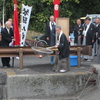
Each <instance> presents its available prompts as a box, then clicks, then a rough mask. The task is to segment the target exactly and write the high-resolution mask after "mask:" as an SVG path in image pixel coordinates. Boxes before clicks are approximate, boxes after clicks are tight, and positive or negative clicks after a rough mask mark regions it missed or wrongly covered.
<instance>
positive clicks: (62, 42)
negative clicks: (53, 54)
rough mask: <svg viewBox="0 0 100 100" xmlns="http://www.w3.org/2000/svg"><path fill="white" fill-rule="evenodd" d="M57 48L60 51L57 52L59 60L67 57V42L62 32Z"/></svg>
mask: <svg viewBox="0 0 100 100" xmlns="http://www.w3.org/2000/svg"><path fill="white" fill-rule="evenodd" d="M58 50H59V52H60V53H59V59H60V60H61V59H64V58H67V57H69V43H68V40H67V38H66V36H65V34H64V33H63V34H62V35H61V37H60V43H59V45H58Z"/></svg>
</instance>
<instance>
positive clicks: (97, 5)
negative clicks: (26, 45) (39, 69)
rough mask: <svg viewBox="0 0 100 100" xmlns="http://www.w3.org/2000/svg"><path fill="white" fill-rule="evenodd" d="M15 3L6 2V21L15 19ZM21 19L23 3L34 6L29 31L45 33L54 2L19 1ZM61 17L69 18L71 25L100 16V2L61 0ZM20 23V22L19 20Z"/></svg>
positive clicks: (10, 0)
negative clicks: (82, 17)
mask: <svg viewBox="0 0 100 100" xmlns="http://www.w3.org/2000/svg"><path fill="white" fill-rule="evenodd" d="M3 1H4V0H0V19H1V20H2V6H3ZM13 1H14V0H5V20H7V19H8V18H10V17H12V18H13ZM17 1H18V8H19V19H20V13H21V5H22V3H23V4H25V5H29V6H32V13H31V18H30V24H29V29H31V30H34V31H39V32H44V30H45V25H46V23H47V22H48V20H49V17H50V15H53V8H54V7H53V0H17ZM60 2H61V3H60V17H69V18H70V23H71V24H73V23H75V19H77V18H80V17H81V16H86V14H100V0H92V1H91V0H60ZM19 23H20V20H19Z"/></svg>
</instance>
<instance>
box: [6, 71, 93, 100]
mask: <svg viewBox="0 0 100 100" xmlns="http://www.w3.org/2000/svg"><path fill="white" fill-rule="evenodd" d="M90 75H91V73H90V72H79V73H78V72H77V73H72V72H71V73H70V72H69V73H55V74H40V75H39V74H35V75H9V76H8V91H9V92H8V98H9V99H13V98H34V100H35V98H36V100H38V99H43V100H44V98H53V97H65V96H74V95H76V94H77V93H78V92H79V91H81V90H82V89H83V87H84V86H85V84H86V81H87V80H88V78H89V76H90ZM19 100H20V99H19ZM30 100H31V99H30ZM58 100H59V99H58ZM61 100H68V99H61ZM69 100H71V99H69Z"/></svg>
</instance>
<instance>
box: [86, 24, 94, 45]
mask: <svg viewBox="0 0 100 100" xmlns="http://www.w3.org/2000/svg"><path fill="white" fill-rule="evenodd" d="M94 35H95V26H94V24H93V23H91V24H90V27H89V29H88V31H87V34H86V45H93V43H92V40H94V39H95V37H94Z"/></svg>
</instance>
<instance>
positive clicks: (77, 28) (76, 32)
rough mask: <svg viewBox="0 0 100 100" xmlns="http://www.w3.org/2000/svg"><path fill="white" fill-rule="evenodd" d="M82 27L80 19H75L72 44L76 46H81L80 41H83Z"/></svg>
mask: <svg viewBox="0 0 100 100" xmlns="http://www.w3.org/2000/svg"><path fill="white" fill-rule="evenodd" d="M82 32H83V25H82V24H81V19H77V20H76V25H75V26H74V37H75V40H74V43H75V44H77V45H81V44H82V40H83V35H82Z"/></svg>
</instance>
